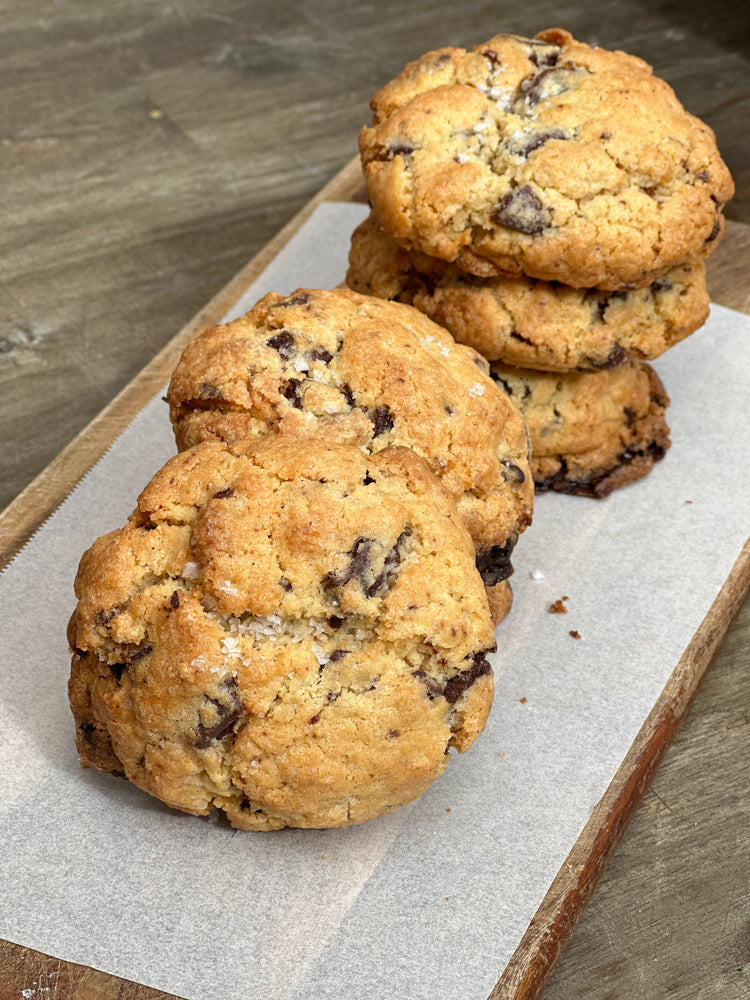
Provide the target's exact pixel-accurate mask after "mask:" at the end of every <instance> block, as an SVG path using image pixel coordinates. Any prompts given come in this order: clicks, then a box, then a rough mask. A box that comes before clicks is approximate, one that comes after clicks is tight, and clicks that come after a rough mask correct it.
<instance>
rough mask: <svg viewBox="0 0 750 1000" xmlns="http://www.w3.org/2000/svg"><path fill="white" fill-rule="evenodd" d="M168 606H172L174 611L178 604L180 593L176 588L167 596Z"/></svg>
mask: <svg viewBox="0 0 750 1000" xmlns="http://www.w3.org/2000/svg"><path fill="white" fill-rule="evenodd" d="M169 606H170V607H171V608H174V610H175V611H176V610H177V608H179V606H180V595H179V594H178V593H177V591H176V590H175V591H173V592H172V596H171V597H170V598H169Z"/></svg>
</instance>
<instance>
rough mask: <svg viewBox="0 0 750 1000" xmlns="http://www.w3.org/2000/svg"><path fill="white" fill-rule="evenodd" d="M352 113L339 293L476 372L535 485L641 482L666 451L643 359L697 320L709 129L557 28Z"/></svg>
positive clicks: (713, 196) (633, 68) (455, 64)
mask: <svg viewBox="0 0 750 1000" xmlns="http://www.w3.org/2000/svg"><path fill="white" fill-rule="evenodd" d="M371 105H372V109H373V112H374V116H373V123H372V125H371V126H370V127H366V128H364V129H363V130H362V133H361V135H360V151H361V157H362V164H363V170H364V177H365V185H366V189H367V194H368V197H369V199H370V203H371V207H372V214H371V216H370V218H368V219H367V220H366V222H364V223H363V224H362V225H361V226H360V227H359V228H358V230H357V231H356V232H355V234H354V237H353V240H352V247H351V252H350V268H349V273H348V275H347V282H348V284H349V285H350V287H352V288H353V289H356V290H357V291H359V292H362V293H365V294H370V295H376V296H382V297H383V298H387V299H393V300H396V301H399V302H405V303H409V304H412V305H413V306H415V307H416V308H418V309H420V310H421V311H423V312H424V313H425V314H426V315H428V316H430V317H431V318H432V319H434V320H435V321H436V322H438V323H439V324H441V325H443V326H445V327H446V328H447V329H448V330H450V331H451V332H452V334H453V335H454V337H455V338H456V340H458V341H459V342H461V343H465V344H469V345H471V346H472V347H474V348H475V349H476V350H477V351H479V352H481V353H482V354H483V356H484V357H486V358H487V359H488V360H489V361H491V362H492V372H493V375H494V377H495V378H496V379H497V380H498V382H499V384H500V385H502V387H503V388H504V389H505V390H506V391H507V392H508V393H509V394H510V395H511V396H512V398H513V399H514V401H515V402H516V403H517V404H518V406H519V408H520V410H521V412H522V413H523V415H524V417H525V419H526V422H527V424H528V428H529V433H530V436H531V443H532V471H533V476H534V480H535V483H536V486H537V488H538V489H554V490H561V491H566V492H573V493H580V494H586V495H590V496H606V495H607V494H608V493H609V492H610V491H611V490H612V489H614V488H616V487H618V486H622V485H624V484H625V483H628V482H631V481H632V480H634V479H637V478H639V477H640V476H642V475H644V474H645V473H646V472H648V471H649V469H650V468H651V467H652V465H653V462H654V460H655V459H657V458H660V457H661V456H662V455H663V454H664V452H665V449H666V448H667V447H668V446H669V430H668V427H667V424H666V420H665V412H664V411H665V408H666V406H667V405H668V402H669V400H668V397H667V395H666V393H665V391H664V388H663V386H662V384H661V382H660V380H659V378H658V376H657V375H656V373H655V372H654V370H653V369H652V368H651V367H650V366H649V365H648V364H647V362H648V361H649V360H652V359H654V358H656V357H658V356H659V355H660V354H662V353H663V352H664V351H665V350H667V349H668V348H670V347H671V346H672V345H674V344H676V343H677V342H679V341H680V340H682V339H683V338H685V337H686V336H688V335H689V334H690V333H692V332H694V331H695V330H696V329H698V328H699V327H700V326H701V325H702V324H703V322H704V321H705V319H706V317H707V315H708V295H707V292H706V281H705V265H704V258H705V257H706V256H707V255H708V254H709V253H711V252H712V250H713V249H714V248H715V247H716V246H717V245H718V243H719V241H720V239H721V237H722V235H723V232H724V220H723V215H722V209H723V206H724V203H725V202H726V201H727V200H728V199H729V198H730V197H731V195H732V193H733V185H732V180H731V177H730V175H729V172H728V170H727V168H726V166H725V165H724V163H723V161H722V160H721V157H720V156H719V153H718V150H717V148H716V142H715V137H714V135H713V133H712V132H711V130H710V129H709V128H708V127H707V126H706V125H704V124H703V123H702V122H700V121H699V120H698V119H696V118H694V117H693V116H692V115H690V114H688V113H687V112H686V111H685V110H684V108H683V107H682V105H681V104H680V103H679V101H678V100H677V98H676V97H675V95H674V92H673V91H672V90H671V88H670V87H669V86H668V85H667V84H666V83H665V82H664V81H662V80H659V79H658V78H656V77H654V76H653V74H652V72H651V69H650V67H649V66H648V65H647V64H646V63H644V62H642V61H641V60H640V59H637V58H635V57H633V56H629V55H626V54H625V53H622V52H608V51H605V50H602V49H598V48H592V47H589V46H587V45H584V44H581V43H579V42H577V41H575V40H574V39H573V38H572V37H571V36H570V35H569V34H568V33H567V32H565V31H562V30H560V29H551V30H548V31H544V32H542V33H540V34H539V35H537V36H536V37H535V38H534V39H524V38H519V37H516V36H508V35H498V36H496V37H495V38H493V39H491V40H490V41H489V42H487V43H486V44H483V45H478V46H476V47H475V48H474V49H472V50H471V51H465V50H463V49H457V48H445V49H440V50H438V51H434V52H430V53H427V54H426V55H425V56H423V57H422V58H421V59H419V60H418V61H416V62H415V63H412V64H410V65H409V66H407V67H406V69H405V70H404V71H403V72H402V73H401V74H400V75H399V76H398V77H396V78H395V79H394V80H393V81H392V82H391V83H389V84H388V85H387V86H385V87H384V88H383V89H382V90H381V91H380V92H379V93H378V94H376V95H375V97H374V98H373V100H372V102H371Z"/></svg>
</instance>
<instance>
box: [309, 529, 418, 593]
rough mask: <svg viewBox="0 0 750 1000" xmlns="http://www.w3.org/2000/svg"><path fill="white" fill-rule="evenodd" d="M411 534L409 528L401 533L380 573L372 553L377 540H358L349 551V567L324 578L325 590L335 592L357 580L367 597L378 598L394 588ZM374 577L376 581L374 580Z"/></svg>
mask: <svg viewBox="0 0 750 1000" xmlns="http://www.w3.org/2000/svg"><path fill="white" fill-rule="evenodd" d="M410 534H411V531H410V529H409V528H406V529H405V530H404V531H402V532H401V534H400V535H399V537H398V538H397V539H396V543H395V545H394V546H393V548H391V550H390V551H389V552H388V553H387V554H386V557H385V559H384V560H383V566H382V568H381V570H380V572H378V573H376V572H375V567H374V566H373V564H372V560H371V552H372V548H373V545H374V544H375V540H374V539H373V538H358V539H357V540H356V542H355V543H354V545H353V546H352V547H351V549H349V551H348V553H347V555H348V556H349V565H348V566H347V567H346V569H345V570H343V571H342V572H340V573H328V574H327V575H326V576H325V577H324V578H323V587H324V589H325V590H335V589H336V588H337V587H345V586H346V585H347V583H349V582H350V581H351V580H357V581H358V582H359V584H360V586H361V587H362V590H363V591H364V593H365V595H366V596H367V597H377V596H378V595H379V594H380V593H382V592H383V591H384V590H387V589H389V588H390V587H391V586H393V579H394V575H395V571H396V569H397V568H398V566H399V565H400V563H401V551H400V550H401V547H402V545H403V543H404V541H405V540H406V538H408V536H409V535H410ZM373 576H374V579H373Z"/></svg>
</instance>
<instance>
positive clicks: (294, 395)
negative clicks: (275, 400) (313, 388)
mask: <svg viewBox="0 0 750 1000" xmlns="http://www.w3.org/2000/svg"><path fill="white" fill-rule="evenodd" d="M301 385H302V380H301V379H298V378H290V379H287V380H286V382H282V384H281V385H280V386H279V392H280V393H281V395H282V396H284V397H285V398H286V399H288V400H289V402H290V403H291V404H292V406H294V407H295V409H297V410H301V409H302V400H301V398H300V395H299V387H300V386H301Z"/></svg>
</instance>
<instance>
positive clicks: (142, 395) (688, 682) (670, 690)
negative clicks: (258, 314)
mask: <svg viewBox="0 0 750 1000" xmlns="http://www.w3.org/2000/svg"><path fill="white" fill-rule="evenodd" d="M363 200H364V194H363V189H362V184H361V175H360V169H359V162H358V161H357V160H353V161H351V162H350V163H349V164H347V165H346V166H345V167H344V168H343V170H341V171H340V173H339V174H337V175H336V177H334V178H333V180H332V181H331V182H330V183H329V184H328V185H327V186H326V187H325V188H324V189H323V190H322V191H320V193H319V194H318V195H317V196H316V197H315V198H314V199H312V200H311V201H310V202H309V203H308V204H307V205H306V206H305V208H304V209H303V210H302V211H301V212H299V213H298V214H297V215H296V216H295V217H294V218H293V219H292V220H291V221H290V222H289V224H288V225H287V226H286V227H285V228H284V229H283V230H282V231H281V232H279V233H278V234H277V236H276V237H275V238H274V239H273V240H272V241H271V242H270V243H269V244H268V245H267V246H266V247H265V248H264V249H263V250H262V251H261V252H260V253H259V254H258V255H257V256H256V257H254V258H253V260H251V261H250V262H249V263H248V264H247V265H246V266H245V267H244V268H243V269H242V270H241V271H240V272H239V273H238V274H237V275H236V276H235V277H234V278H233V279H232V281H230V282H229V284H228V285H226V286H225V287H224V288H223V289H222V290H221V291H220V292H219V293H218V294H217V295H216V296H215V297H214V298H213V299H212V300H211V301H210V302H209V303H208V304H207V305H206V307H205V308H204V309H202V310H201V311H200V312H199V313H198V314H197V315H196V316H195V317H194V318H193V319H192V320H191V322H190V323H188V325H187V326H186V327H184V329H182V330H181V331H180V332H179V333H178V334H177V335H176V336H175V337H174V338H173V339H172V340H171V341H170V342H169V343H168V344H167V346H166V347H165V348H164V349H163V350H162V351H161V352H160V353H159V354H158V355H157V356H156V357H155V358H154V359H153V360H152V361H151V363H150V364H149V365H147V366H146V368H144V369H143V370H142V371H141V373H140V374H139V375H138V376H137V377H136V378H135V379H134V380H133V381H132V382H131V383H130V384H129V385H128V386H126V388H125V389H124V390H123V391H122V392H121V393H120V394H119V395H118V396H117V397H116V398H115V399H113V400H112V402H111V403H110V404H109V405H108V406H107V407H106V408H105V409H104V410H103V411H102V412H101V413H100V414H99V415H98V416H97V417H96V418H95V419H94V420H93V421H92V422H91V424H90V425H89V426H88V427H87V428H86V429H85V430H84V431H83V432H82V433H81V434H79V435H78V436H77V437H76V438H75V439H74V440H73V441H72V442H71V443H70V444H69V445H68V446H67V447H66V448H65V449H64V450H63V451H62V452H61V453H60V454H59V455H58V456H57V458H56V459H55V460H54V461H53V462H52V463H50V465H49V466H48V467H47V469H45V471H44V472H43V473H42V474H41V475H40V476H38V477H37V478H36V479H35V480H34V481H33V482H32V483H31V484H30V485H29V486H28V487H27V488H26V489H25V490H24V491H23V492H22V493H21V494H20V495H19V496H18V497H17V498H16V500H15V501H13V502H12V503H11V504H10V505H9V506H8V507H7V508H6V510H5V511H4V512H3V513H2V514H0V568H2V567H4V566H5V565H6V564H7V563H8V562H9V561H10V559H11V558H12V557H13V556H14V555H15V554H16V553H17V552H18V551H19V549H20V548H21V547H22V546H23V545H24V543H25V542H26V541H27V540H28V538H29V537H31V535H32V534H33V533H34V531H35V530H36V529H37V528H38V527H39V526H40V525H41V524H42V523H43V522H44V521H45V520H46V518H48V517H49V516H50V514H52V513H53V512H54V510H55V509H56V507H57V506H58V505H59V503H60V502H61V501H62V500H63V499H64V498H65V497H66V496H67V495H68V494H69V493H70V491H71V489H72V488H73V487H74V486H75V485H76V483H77V482H78V481H79V480H80V479H81V477H82V476H84V475H85V473H86V472H87V471H88V470H89V469H90V468H91V467H92V466H93V465H94V463H95V462H96V461H97V460H98V459H99V458H100V457H101V456H102V454H103V453H104V452H105V451H106V449H107V448H108V447H109V445H110V444H111V443H112V441H113V440H114V439H115V438H116V437H117V436H118V435H119V434H120V432H121V431H122V430H124V429H125V427H127V425H128V424H129V423H130V421H131V420H132V419H133V418H134V417H135V415H136V414H137V413H138V412H139V411H140V410H141V409H142V408H143V407H144V406H145V405H146V404H147V403H148V402H149V401H150V400H151V399H152V398H153V397H154V396H155V395H156V394H157V393H158V392H159V391H160V390H161V389H162V387H163V386H164V384H165V383H166V382H167V380H168V379H169V376H170V374H171V372H172V369H173V368H174V365H175V363H176V361H177V359H178V357H179V355H180V353H181V352H182V350H183V348H184V347H185V345H186V344H187V342H188V341H189V340H190V339H191V338H192V337H193V336H194V335H195V334H196V333H197V332H198V331H199V330H200V329H202V328H203V327H204V326H206V325H208V324H210V323H212V322H217V321H219V320H220V319H221V318H222V317H223V316H224V315H225V314H226V313H227V312H228V311H229V310H230V308H231V307H232V306H233V304H234V303H235V302H236V301H237V300H238V299H239V298H240V296H241V295H242V294H243V293H244V292H245V291H246V290H247V288H248V287H249V286H250V285H251V284H252V282H253V281H254V280H255V279H256V278H257V277H258V275H259V274H260V273H261V272H262V271H263V270H264V269H265V268H266V267H267V265H268V264H269V263H270V262H271V261H272V260H273V259H274V257H275V256H276V255H277V254H278V253H279V251H280V250H281V249H282V247H283V246H284V245H285V244H286V243H287V242H288V240H289V239H290V238H291V237H292V236H293V235H294V234H295V233H296V232H297V231H298V230H299V228H300V226H301V225H302V224H303V223H304V222H305V220H306V219H307V218H308V217H309V216H310V215H311V213H312V212H313V210H314V209H315V208H316V207H317V205H319V204H321V203H322V202H325V201H363ZM749 269H750V226H744V225H741V224H737V223H730V224H729V225H728V232H727V236H726V239H725V240H724V242H723V243H722V245H721V246H720V248H719V249H718V250H717V252H716V253H715V254H714V256H713V257H712V258H711V259H710V261H709V284H710V291H711V296H712V299H713V301H715V302H717V303H719V304H721V305H724V306H727V307H729V308H732V309H735V310H738V311H741V312H745V313H748V314H750V290H748V288H747V285H746V283H745V282H744V278H745V276H746V275H747V273H748V270H749ZM749 588H750V542H748V543H746V544H745V547H744V549H743V550H742V553H741V555H740V556H739V558H738V559H737V561H736V563H735V565H734V567H733V569H732V571H731V572H730V574H729V576H728V577H727V579H726V581H725V583H724V585H723V586H722V588H721V590H720V591H719V593H718V594H717V596H716V598H715V600H714V603H713V605H712V607H711V608H710V610H709V612H708V614H707V615H706V617H705V619H704V620H703V622H702V624H701V625H700V627H699V628H698V630H697V631H696V633H695V635H694V636H693V638H692V640H691V642H690V643H689V645H688V647H687V648H686V650H685V652H684V654H683V656H682V657H681V659H680V661H679V663H678V664H677V666H676V668H675V670H674V671H673V673H672V675H671V677H670V679H669V681H668V683H667V685H666V687H665V688H664V691H663V693H662V695H661V696H660V698H659V699H658V701H657V702H656V704H655V705H654V707H653V709H652V711H651V713H650V714H649V716H648V718H647V719H646V721H645V723H644V724H643V726H642V728H641V730H640V733H639V734H638V737H637V738H636V740H635V741H634V743H633V744H632V746H631V748H630V750H629V752H628V753H627V755H626V756H625V758H624V760H623V762H622V764H621V766H620V768H619V770H618V771H617V773H616V775H615V776H614V779H613V780H612V782H611V784H610V786H609V788H608V790H607V792H606V793H605V795H604V796H603V798H602V799H601V800H600V802H599V803H598V805H597V806H596V808H595V809H594V811H593V812H592V814H591V817H590V819H589V820H588V822H587V823H586V825H585V827H584V829H583V831H582V832H581V834H580V836H579V838H578V840H577V842H576V843H575V845H574V847H573V849H572V851H571V852H570V854H569V856H568V857H567V859H566V861H565V863H564V864H563V865H562V866H561V868H560V870H559V872H558V874H557V876H556V878H555V879H554V880H553V882H552V884H551V886H550V888H549V890H548V892H547V894H546V896H545V898H544V900H543V901H542V903H541V905H540V906H539V908H538V910H537V912H536V915H535V916H534V918H533V920H532V921H531V923H530V925H529V926H528V928H527V930H526V933H525V934H524V936H523V938H522V940H521V942H520V944H519V946H518V947H517V949H516V951H515V953H514V954H513V956H512V959H511V961H510V962H509V964H508V965H507V967H506V968H505V971H504V972H503V974H502V976H501V978H500V980H499V981H498V982H497V984H496V986H495V988H494V989H493V990H492V993H491V995H490V1000H501V998H502V1000H533V998H536V997H538V996H539V994H540V993H541V991H542V989H543V986H544V983H545V982H546V980H547V978H548V976H549V974H550V972H551V970H552V968H553V966H554V963H555V961H556V960H557V958H558V956H559V955H560V953H561V952H562V950H563V948H564V946H565V944H566V942H567V941H568V939H569V937H570V935H571V933H572V931H573V929H574V927H575V925H576V922H577V921H578V918H579V917H580V915H581V913H582V911H583V909H584V907H585V906H586V903H587V902H588V900H589V898H590V896H591V894H592V892H593V890H594V887H595V886H596V883H597V881H598V879H599V877H600V875H601V873H602V871H603V870H604V868H605V867H606V865H607V862H608V860H609V858H610V857H611V855H612V852H613V851H614V849H615V847H616V845H617V843H618V841H619V839H620V837H621V835H622V833H623V831H624V830H625V828H626V826H627V824H628V821H629V820H630V817H631V816H632V814H633V812H634V810H635V808H636V807H637V805H638V803H639V802H640V800H641V798H642V796H643V794H644V792H645V791H646V789H647V788H648V786H649V784H650V782H651V780H652V778H653V776H654V774H655V772H656V770H657V768H658V766H659V764H660V762H661V760H662V758H663V756H664V754H665V752H666V750H667V748H668V746H669V744H670V742H671V740H672V737H673V736H674V734H675V732H676V730H677V728H678V726H679V724H680V722H681V720H682V719H683V717H684V716H685V713H686V712H687V710H688V708H689V706H690V704H691V702H692V700H693V697H694V696H695V694H696V692H697V690H698V688H699V686H700V684H701V681H702V679H703V677H704V676H705V674H706V672H707V670H708V668H709V667H710V665H711V663H712V662H713V660H714V658H715V656H716V654H717V652H718V650H719V648H720V646H721V644H722V642H723V640H724V638H725V636H726V634H727V632H728V630H729V628H730V627H731V624H732V621H733V620H734V617H735V615H736V613H737V612H738V610H739V609H740V607H741V605H742V603H743V601H744V599H745V597H746V595H747V593H748V589H749ZM30 984H33V987H30ZM24 988H36V989H44V990H46V991H47V994H49V993H52V995H54V996H56V997H58V998H62V997H73V996H74V997H76V998H77V1000H86V998H88V997H97V998H102V997H104V998H107V997H113V998H114V997H119V998H126V997H127V998H131V1000H154V998H157V997H165V996H166V994H164V993H161V992H159V991H157V990H154V989H151V988H149V987H145V986H140V985H138V984H135V983H128V982H126V981H124V980H119V979H117V978H116V977H114V976H110V975H107V974H105V973H101V972H97V971H95V970H93V969H87V968H85V967H82V966H76V965H73V964H72V963H67V962H60V961H59V960H57V959H53V958H50V957H48V956H45V955H42V954H40V953H38V952H34V951H32V950H31V949H26V948H22V947H20V946H18V945H14V944H10V943H7V942H5V943H0V995H1V996H3V997H5V996H6V995H7V996H9V997H10V996H20V995H25V994H23V993H22V990H24ZM207 1000H210V998H207Z"/></svg>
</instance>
